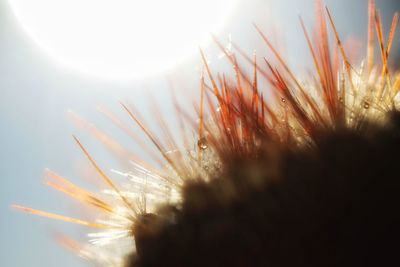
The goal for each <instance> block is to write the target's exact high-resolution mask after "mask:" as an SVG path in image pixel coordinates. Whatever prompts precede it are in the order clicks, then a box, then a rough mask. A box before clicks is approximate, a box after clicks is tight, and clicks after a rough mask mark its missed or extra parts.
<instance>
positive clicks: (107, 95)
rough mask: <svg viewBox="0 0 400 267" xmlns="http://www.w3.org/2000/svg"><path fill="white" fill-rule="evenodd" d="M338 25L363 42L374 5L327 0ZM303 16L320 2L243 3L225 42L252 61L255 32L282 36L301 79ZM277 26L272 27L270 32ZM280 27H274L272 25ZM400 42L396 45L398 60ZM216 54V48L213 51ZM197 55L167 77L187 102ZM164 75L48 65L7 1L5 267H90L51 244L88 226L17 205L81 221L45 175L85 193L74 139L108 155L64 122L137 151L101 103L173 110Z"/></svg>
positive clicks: (2, 162) (1, 12)
mask: <svg viewBox="0 0 400 267" xmlns="http://www.w3.org/2000/svg"><path fill="white" fill-rule="evenodd" d="M326 3H327V5H328V6H329V7H330V8H331V10H332V13H333V15H334V17H335V20H336V23H337V26H338V29H339V32H340V34H341V35H342V37H343V39H346V38H347V37H349V36H353V37H356V38H358V39H359V40H361V41H362V42H364V41H365V39H366V23H367V17H366V14H367V0H353V1H349V0H330V1H328V0H327V1H326ZM377 5H378V6H379V7H380V8H381V9H382V12H383V15H384V16H386V19H385V25H386V27H388V24H389V20H390V18H389V16H391V15H392V14H393V13H394V12H395V11H398V10H400V1H398V0H377ZM298 14H301V15H302V16H303V17H304V18H305V19H306V21H307V22H308V23H310V22H311V21H312V20H311V17H312V15H313V0H305V1H300V0H241V2H240V4H239V6H238V7H237V8H236V10H235V13H234V15H233V16H232V17H231V19H230V21H228V22H227V24H226V26H225V28H224V30H223V31H222V32H221V33H219V35H218V37H219V38H220V39H221V40H224V41H226V39H227V36H228V34H229V33H230V34H231V35H232V39H233V41H234V42H235V43H237V44H239V46H241V47H242V48H243V50H245V51H247V52H249V54H251V53H252V52H253V50H254V48H256V49H257V53H258V54H259V55H263V54H265V53H266V50H265V49H264V47H263V46H262V45H260V44H261V42H260V39H259V37H258V36H257V34H256V33H255V31H254V28H253V27H252V25H251V23H252V22H256V23H257V24H259V25H260V27H261V28H263V29H265V30H266V31H267V33H268V31H270V30H271V31H272V30H274V29H275V31H276V32H278V36H279V35H280V36H284V37H285V38H284V39H285V43H286V44H287V51H288V52H287V54H288V58H289V59H290V63H291V64H293V65H294V66H295V69H296V70H299V69H301V67H304V66H309V63H310V61H309V53H308V51H307V50H306V45H305V41H304V37H303V35H302V33H301V30H300V26H299V23H298ZM272 21H273V23H272ZM274 25H275V26H274ZM399 39H400V33H398V34H397V36H396V43H397V46H394V49H393V51H394V53H395V54H397V58H398V56H399V55H400V53H398V51H399V47H400V46H399ZM212 47H214V46H212ZM205 50H206V52H207V54H208V55H209V56H210V59H211V62H212V68H213V69H215V70H217V71H226V70H229V69H228V68H227V67H226V65H224V64H222V63H221V62H220V60H218V57H217V56H218V54H219V52H218V50H217V49H215V47H214V48H205ZM199 69H200V63H199V55H198V54H194V55H193V57H192V58H191V59H190V60H187V61H186V62H183V63H181V64H180V65H179V67H177V68H176V69H175V70H173V71H171V74H170V75H169V77H171V79H172V80H173V82H174V84H175V85H176V87H177V92H178V93H179V94H180V95H186V94H189V95H196V93H197V92H198V88H197V85H198V77H199ZM165 76H166V75H158V76H154V77H150V78H148V79H146V80H137V81H134V82H115V81H114V82H112V81H107V80H101V79H97V78H93V77H90V76H87V75H83V74H80V73H78V72H75V71H74V70H71V69H68V68H66V67H64V66H62V65H60V64H59V63H58V62H56V61H55V60H54V59H52V58H51V57H49V56H48V55H47V54H46V52H44V51H43V50H42V49H41V48H40V47H38V46H37V45H36V44H35V43H34V42H33V41H32V40H31V39H30V38H29V37H28V36H27V35H26V33H25V32H24V31H23V30H22V29H21V27H20V25H19V24H18V22H17V21H16V19H15V17H14V15H13V14H12V13H11V11H10V9H9V6H8V3H7V1H6V0H0V136H1V138H0V179H1V183H0V236H1V242H0V266H4V267H6V266H7V267H24V266H41V267H54V266H58V267H64V266H65V267H66V266H87V265H86V264H85V262H84V261H83V260H81V259H79V258H77V257H76V256H75V255H73V254H71V253H70V252H68V251H65V250H64V249H63V248H61V247H60V246H58V245H57V244H56V243H55V241H54V240H53V237H52V236H53V235H54V234H55V233H59V232H62V233H68V234H71V235H72V236H74V237H77V238H78V239H81V240H84V234H85V233H86V230H87V229H85V228H84V227H80V226H76V225H69V224H66V223H63V222H57V221H51V220H47V219H42V218H36V217H33V216H29V215H25V214H21V213H17V212H15V211H13V210H11V209H10V204H12V203H19V204H24V205H27V206H31V207H35V208H40V209H43V210H47V211H52V212H57V213H61V214H65V215H76V216H79V215H81V214H80V211H79V210H78V209H77V208H76V205H75V203H74V202H72V201H68V199H67V198H66V197H64V196H62V195H60V194H59V193H57V192H53V191H52V190H51V189H49V188H46V187H45V186H44V185H43V183H42V180H43V170H44V169H45V168H51V169H52V170H55V171H57V172H58V173H60V174H62V175H64V176H66V177H68V178H70V179H71V180H72V181H74V182H76V183H77V184H80V185H87V184H88V182H87V181H86V180H85V179H83V180H82V176H85V175H84V174H82V170H86V167H85V166H87V165H85V164H86V161H85V159H84V157H83V156H82V154H81V152H80V151H79V150H78V148H77V146H76V145H75V144H74V143H73V140H72V138H71V134H77V135H78V136H79V137H80V138H81V139H82V140H83V141H84V142H85V144H87V147H88V148H89V150H90V151H91V152H92V154H93V155H95V156H96V158H98V159H99V161H100V163H101V164H102V166H104V168H105V169H106V170H109V169H111V168H113V167H115V166H109V165H111V164H110V162H112V161H110V156H109V155H108V154H106V152H105V151H104V149H103V148H102V146H101V144H100V143H98V142H96V141H94V140H93V139H92V138H91V137H90V135H88V134H87V133H85V131H83V130H82V129H79V128H77V127H76V126H75V125H73V124H72V123H71V122H70V120H69V119H68V118H67V116H66V113H67V111H68V110H73V111H75V112H77V113H79V114H80V115H82V116H83V117H85V118H86V119H88V120H90V121H92V122H94V123H96V125H99V127H101V128H103V129H105V130H106V131H107V132H109V133H110V134H111V135H114V136H116V137H118V138H120V139H122V143H123V144H124V145H126V146H127V147H129V148H130V149H132V150H136V149H137V146H136V145H135V144H133V143H131V142H128V139H127V138H126V137H125V136H123V135H122V134H121V133H120V132H119V131H118V130H117V129H116V128H115V127H113V126H112V124H111V122H108V121H107V120H106V119H105V118H104V117H103V116H102V115H101V114H99V113H98V112H97V111H96V107H97V106H98V105H99V104H102V105H105V106H107V107H109V108H110V109H111V110H113V111H115V112H116V113H117V114H118V115H119V116H120V117H122V118H124V119H126V115H125V114H124V113H123V112H122V111H121V109H120V107H119V105H118V101H119V100H123V101H128V102H130V103H132V104H134V105H135V106H136V107H137V109H138V110H140V111H142V112H144V113H146V112H148V105H146V103H148V99H149V98H148V94H147V93H146V91H147V90H151V91H152V93H153V94H154V96H155V98H156V100H157V101H158V103H159V105H160V108H161V109H163V108H164V109H165V110H167V111H166V112H165V115H166V117H167V118H168V117H171V116H172V115H171V113H170V112H169V111H168V109H169V105H168V104H170V102H169V101H170V93H169V91H168V90H167V89H168V86H167V82H166V80H167V79H166V77H165Z"/></svg>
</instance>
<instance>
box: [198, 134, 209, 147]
mask: <svg viewBox="0 0 400 267" xmlns="http://www.w3.org/2000/svg"><path fill="white" fill-rule="evenodd" d="M197 146H198V147H199V148H200V149H202V150H205V149H207V148H208V144H207V139H206V138H205V137H202V138H200V139H199V141H197Z"/></svg>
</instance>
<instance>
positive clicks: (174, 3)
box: [9, 0, 239, 79]
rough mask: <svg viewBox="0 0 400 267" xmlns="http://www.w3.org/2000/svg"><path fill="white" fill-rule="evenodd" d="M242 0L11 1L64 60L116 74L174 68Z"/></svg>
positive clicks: (27, 26)
mask: <svg viewBox="0 0 400 267" xmlns="http://www.w3.org/2000/svg"><path fill="white" fill-rule="evenodd" d="M237 1H239V0H35V1H32V0H9V2H10V5H11V8H12V10H13V12H14V13H15V15H16V17H17V20H18V21H19V22H20V23H21V25H22V27H23V29H24V30H25V31H26V32H27V33H28V34H29V36H30V37H31V38H32V39H33V40H34V41H35V42H36V43H37V44H38V45H39V46H40V47H41V48H43V50H44V51H46V53H47V54H49V55H51V56H52V57H53V58H54V59H56V60H57V61H59V62H60V63H61V64H62V65H64V66H67V67H69V68H71V69H74V70H78V71H80V72H84V73H87V74H91V75H95V76H98V77H103V78H110V79H132V78H138V77H144V76H148V75H152V74H155V73H160V72H162V71H165V70H168V69H170V68H172V67H173V66H174V65H176V64H177V63H178V62H180V61H182V60H183V59H185V58H187V57H189V56H190V55H193V54H195V53H196V51H197V48H198V46H199V45H204V44H205V43H207V42H209V41H210V33H215V32H218V31H219V30H220V29H221V28H222V27H223V25H224V24H225V22H226V21H227V19H228V17H229V16H230V15H231V13H232V11H233V9H234V7H235V6H236V2H237Z"/></svg>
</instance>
